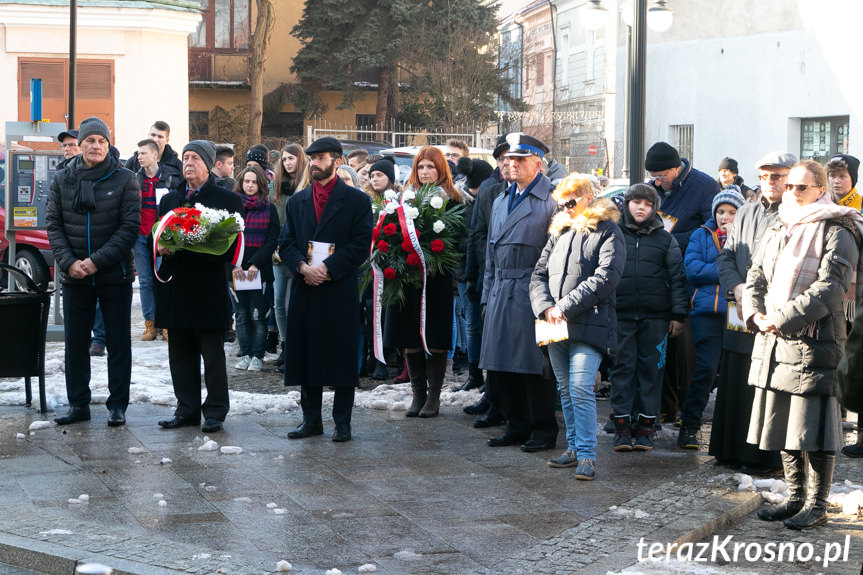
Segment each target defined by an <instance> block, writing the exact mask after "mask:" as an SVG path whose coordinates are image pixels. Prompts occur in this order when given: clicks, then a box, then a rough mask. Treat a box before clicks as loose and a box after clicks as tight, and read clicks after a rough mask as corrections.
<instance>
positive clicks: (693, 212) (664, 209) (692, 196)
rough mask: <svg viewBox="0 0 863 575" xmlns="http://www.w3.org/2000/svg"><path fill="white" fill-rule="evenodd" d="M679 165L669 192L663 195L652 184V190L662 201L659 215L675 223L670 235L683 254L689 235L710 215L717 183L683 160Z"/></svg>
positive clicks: (657, 187)
mask: <svg viewBox="0 0 863 575" xmlns="http://www.w3.org/2000/svg"><path fill="white" fill-rule="evenodd" d="M680 163H681V165H682V166H683V169H681V170H680V175H678V176H677V179H675V180H674V183H673V184H672V186H671V191H668V192H666V191H665V190H664V189H662V188H661V187H659V186H657V185H656V184H653V187H654V188H656V191H657V192H658V193H659V197H660V198H662V201H661V202H660V204H659V212H661V213H662V214H666V215H668V216H671V217H673V218H674V219H675V220H677V222H676V223H675V224H674V228H672V229H671V235H672V236H674V239H675V240H677V244H678V245H679V246H680V251H681V252H683V253H684V254H685V253H686V244H688V243H689V236H690V235H691V234H692V233H693V232H694V231H695V230H697V229H698V226H700V225H702V224H704V223H705V222H707V220H709V219H710V218H711V217H712V216H713V214H712V212H711V210H712V204H713V197H714V196H715V195H716V194H718V193H719V184H717V183H716V180H714V179H713V178H711V177H710V176H708V175H707V174H705V173H704V172H700V171H698V170H696V169H695V168H693V167H692V165H691V164H690V163H689V160H687V159H685V158H684V159H681V160H680Z"/></svg>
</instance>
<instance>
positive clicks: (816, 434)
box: [743, 160, 863, 530]
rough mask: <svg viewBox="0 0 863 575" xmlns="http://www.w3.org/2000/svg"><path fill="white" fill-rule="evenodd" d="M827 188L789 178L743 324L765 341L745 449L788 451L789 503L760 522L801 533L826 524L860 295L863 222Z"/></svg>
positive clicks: (799, 167) (751, 282) (799, 170)
mask: <svg viewBox="0 0 863 575" xmlns="http://www.w3.org/2000/svg"><path fill="white" fill-rule="evenodd" d="M826 184H827V177H826V174H825V173H824V169H823V168H822V167H821V166H820V165H819V164H818V163H817V162H813V161H810V160H807V161H804V162H800V163H798V164H796V165H795V166H794V167H793V168H792V169H791V173H790V174H789V175H788V183H787V184H786V186H785V189H786V192H785V194H784V196H783V198H782V205H781V206H780V207H779V221H778V222H777V223H776V224H774V225H773V226H772V227H771V228H770V230H768V232H767V235H766V237H765V238H764V240H763V242H764V243H763V245H762V248H761V249H760V250H759V251H758V252H756V254H755V257H754V259H753V262H752V267H751V268H750V269H749V273H748V276H747V279H746V287H745V290H744V295H743V317H744V319H745V320H746V322H747V324H748V326H749V328H750V329H751V330H753V331H755V330H757V331H758V332H759V333H758V335H757V336H756V340H755V347H754V348H753V350H752V368H751V370H750V372H749V384H750V385H753V386H755V387H756V390H755V399H754V402H753V406H752V415H751V419H750V424H749V436H748V438H747V441H748V442H749V443H753V444H755V445H757V446H758V447H759V448H761V449H765V450H774V451H776V450H781V451H782V464H783V467H784V470H785V481H786V483H787V485H788V497H787V499H786V500H785V501H784V502H783V503H781V504H780V505H777V506H774V507H771V508H767V509H762V510H761V511H759V512H758V517H759V518H760V519H763V520H765V521H780V520H785V522H784V524H785V526H786V527H788V528H789V529H796V530H801V529H805V528H808V527H813V526H815V525H821V524H823V523H825V522H826V521H827V496H828V494H829V493H830V483H831V481H832V479H833V466H834V461H835V455H836V450H837V449H839V448H841V447H842V415H841V413H840V410H839V404H838V402H837V401H836V397H835V392H834V386H835V381H836V366H837V364H838V363H839V359H840V358H841V356H842V351H843V348H844V345H845V339H846V321H850V320H852V319H853V317H854V309H855V301H859V293H858V288H860V287H863V286H861V282H860V281H859V279H858V277H857V273H856V272H857V271H859V270H858V267H859V266H858V260H859V259H860V245H861V233H860V231H861V230H863V217H861V216H860V213H859V212H857V211H856V210H853V209H851V208H845V207H842V206H837V205H836V204H834V203H833V202H832V201H831V200H830V198H829V195H825V189H826ZM807 461H808V476H809V486H808V489H807V487H806V484H805V478H806V476H807V470H806V464H807Z"/></svg>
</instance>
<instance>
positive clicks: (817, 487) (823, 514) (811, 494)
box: [783, 451, 836, 531]
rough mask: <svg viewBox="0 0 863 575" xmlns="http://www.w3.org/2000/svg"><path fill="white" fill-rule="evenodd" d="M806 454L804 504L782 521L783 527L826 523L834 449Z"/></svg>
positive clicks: (802, 526) (799, 527)
mask: <svg viewBox="0 0 863 575" xmlns="http://www.w3.org/2000/svg"><path fill="white" fill-rule="evenodd" d="M806 456H807V458H808V459H809V491H808V493H807V495H806V504H805V505H804V506H803V509H801V510H800V511H798V512H797V514H796V515H795V516H794V517H791V518H790V519H786V520H785V521H784V522H783V525H785V527H787V528H788V529H794V530H796V531H803V530H804V529H808V528H810V527H816V526H818V525H824V524H825V523H827V496H828V495H830V483H831V482H832V481H833V467H834V465H835V464H836V452H835V451H809V452H807V453H806Z"/></svg>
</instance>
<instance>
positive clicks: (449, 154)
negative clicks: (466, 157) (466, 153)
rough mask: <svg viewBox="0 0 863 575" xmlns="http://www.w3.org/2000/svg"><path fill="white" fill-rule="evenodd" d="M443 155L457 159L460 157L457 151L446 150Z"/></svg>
mask: <svg viewBox="0 0 863 575" xmlns="http://www.w3.org/2000/svg"><path fill="white" fill-rule="evenodd" d="M443 157H444V158H449V159H451V160H458V159H459V158H461V157H462V155H461V154H459V153H458V152H447V153H446V154H444V155H443Z"/></svg>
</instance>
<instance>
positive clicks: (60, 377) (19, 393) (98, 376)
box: [0, 284, 480, 425]
mask: <svg viewBox="0 0 863 575" xmlns="http://www.w3.org/2000/svg"><path fill="white" fill-rule="evenodd" d="M135 287H136V292H137V284H135ZM52 317H53V316H52ZM143 329H144V326H143V320H142V319H141V312H140V304H139V301H138V296H137V293H136V295H135V296H134V297H133V299H132V385H131V388H130V399H131V402H132V403H152V404H156V405H166V406H169V407H174V406H176V405H177V399H176V398H175V397H174V391H173V388H172V386H171V372H170V369H169V366H168V344H167V343H165V342H164V341H161V339H159V340H157V341H152V342H142V341H140V340H139V337H140V334H141V333H143ZM64 349H65V346H64V343H63V342H48V343H47V344H46V349H45V395H46V402H47V404H48V408H49V409H51V410H56V409H57V408H58V407H60V406H64V405H66V404H67V400H66V382H65V375H64V364H63V358H64ZM236 352H237V344H236V343H233V344H231V343H228V344H225V355H226V356H227V358H228V359H229V363H230V359H231V358H233V357H234V356H235V355H236ZM90 359H91V361H90V366H91V379H90V389H91V391H92V402H93V403H97V404H98V403H105V400H106V399H107V397H108V362H107V357H106V356H105V357H92V358H90ZM266 360H267V369H272V367H271V366H272V363H270V362H271V361H272V360H275V356H273V355H270V356H268V357H267V358H266ZM228 369H229V370H230V369H232V367H231V366H230V365H229V366H228ZM201 370H202V373H203V365H202V367H201ZM31 385H32V386H35V387H36V389H35V390H34V395H38V393H39V391H38V380H36V381H34V380H33V379H31ZM455 387H456V385H455V383H454V382H453V383H451V384H445V386H444V390H443V392H442V393H441V405H444V406H455V407H463V406H466V405H472V404H474V403H476V402H477V401H478V400H479V396H480V394H479V392H478V391H476V390H473V391H461V392H456V391H454V389H455ZM230 397H231V412H230V415H247V414H251V413H286V412H290V411H294V410H296V409H297V408H298V407H299V399H300V392H299V391H297V390H290V391H288V390H285V392H284V393H283V394H267V393H248V392H243V391H231V392H230ZM37 400H38V398H34V402H35V401H37ZM410 401H411V390H410V384H407V383H403V384H389V385H386V384H385V385H379V386H378V387H376V388H374V389H371V390H359V389H358V390H357V393H356V399H355V405H356V406H358V407H365V408H368V409H378V410H392V411H405V410H406V409H407V405H408V404H409V403H410ZM332 402H333V392H332V391H327V390H325V391H324V403H325V404H327V405H332ZM24 403H25V401H24V380H23V378H17V379H0V406H3V405H24ZM45 423H46V424H48V425H50V423H49V422H45Z"/></svg>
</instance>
